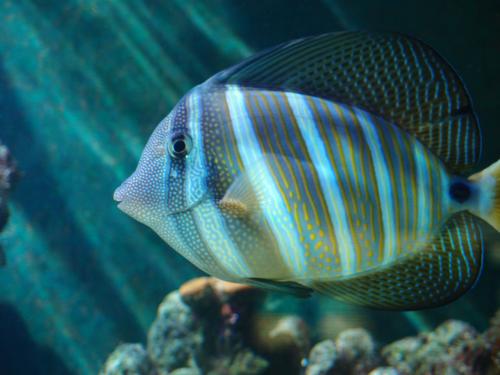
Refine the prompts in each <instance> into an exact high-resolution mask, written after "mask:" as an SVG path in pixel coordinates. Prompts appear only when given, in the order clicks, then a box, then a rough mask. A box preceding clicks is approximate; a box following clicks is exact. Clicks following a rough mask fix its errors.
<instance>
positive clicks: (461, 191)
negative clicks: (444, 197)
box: [450, 181, 471, 203]
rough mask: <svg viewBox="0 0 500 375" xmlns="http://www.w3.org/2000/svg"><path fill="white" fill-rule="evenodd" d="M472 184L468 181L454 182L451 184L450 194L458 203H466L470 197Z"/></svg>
mask: <svg viewBox="0 0 500 375" xmlns="http://www.w3.org/2000/svg"><path fill="white" fill-rule="evenodd" d="M470 195H471V191H470V186H469V185H468V184H467V183H466V182H462V181H458V182H453V183H452V184H451V186H450V196H451V198H452V199H453V200H455V201H457V202H458V203H464V202H465V201H467V200H468V199H469V198H470Z"/></svg>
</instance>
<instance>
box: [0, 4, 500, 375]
mask: <svg viewBox="0 0 500 375" xmlns="http://www.w3.org/2000/svg"><path fill="white" fill-rule="evenodd" d="M346 29H365V30H391V31H399V32H403V33H408V34H411V35H414V36H417V37H419V38H421V39H423V40H425V41H427V42H428V43H430V44H431V45H432V46H434V47H435V48H436V49H437V50H438V51H440V52H441V54H443V55H444V56H445V57H446V58H447V59H448V60H449V61H450V62H452V64H453V66H454V67H455V68H456V70H457V71H458V72H459V73H460V74H461V76H462V77H463V79H464V80H465V82H466V83H467V86H468V88H469V91H470V93H471V95H472V98H473V101H474V103H475V108H476V111H477V113H478V115H479V118H480V121H481V125H482V130H483V135H484V152H483V157H482V162H481V164H480V165H479V166H478V169H479V168H481V167H485V166H486V165H488V164H490V163H492V162H494V161H495V160H496V159H497V158H498V156H499V153H498V151H499V149H500V147H499V143H500V68H499V66H500V3H499V2H498V1H494V0H492V1H487V0H482V1H470V0H443V1H436V0H421V1H418V2H417V1H396V0H386V1H367V0H364V1H351V0H324V1H317V0H310V1H309V0H273V1H264V0H252V1H250V0H245V1H243V0H231V1H229V0H207V1H202V0H66V1H59V0H57V1H56V0H32V1H28V0H2V1H1V2H0V140H1V141H2V142H4V143H5V144H6V145H7V146H8V147H9V148H10V149H11V151H12V153H13V155H14V157H15V158H16V160H17V162H18V165H19V168H20V170H21V171H22V178H21V180H20V181H19V183H18V184H17V186H16V188H15V190H14V191H13V192H12V194H11V196H10V208H11V220H10V223H9V226H8V228H7V230H6V231H5V232H3V233H2V234H0V241H2V244H3V246H4V247H5V249H6V253H7V258H8V265H7V266H6V267H4V268H1V269H0V374H4V373H15V374H24V373H26V374H95V373H97V372H98V370H99V367H100V366H101V365H102V363H103V361H104V360H105V358H106V356H107V355H108V354H109V353H110V352H111V351H112V350H113V348H114V347H115V346H116V345H117V344H118V343H120V342H139V341H144V340H145V336H146V332H147V329H148V327H149V325H150V324H151V322H152V320H153V319H154V316H155V312H156V308H157V305H158V304H159V302H160V301H161V299H162V297H163V296H164V295H165V294H166V293H167V292H169V291H171V290H173V289H176V288H178V287H179V286H180V284H181V283H182V282H184V281H186V280H188V279H190V278H192V277H194V276H197V275H200V272H199V271H198V270H196V269H195V268H194V267H193V266H192V265H190V264H189V263H188V262H187V261H186V260H185V259H183V258H181V257H180V256H178V255H177V254H176V253H174V252H173V251H172V250H170V249H168V247H167V246H166V245H165V244H164V243H163V242H162V241H161V240H160V239H159V238H158V237H157V236H156V235H154V234H153V233H152V231H151V230H149V229H148V228H146V227H145V226H143V225H141V224H139V223H137V222H135V221H134V220H132V219H131V218H129V217H128V216H126V215H124V214H123V213H121V212H119V210H118V209H117V208H116V205H115V203H114V202H113V200H112V193H113V190H114V189H115V188H116V187H117V186H118V185H119V183H120V182H121V181H122V180H124V178H125V177H127V176H128V175H129V174H130V173H131V172H132V171H133V169H134V168H135V165H136V162H137V160H138V158H139V156H140V153H141V150H142V147H143V145H144V144H145V142H146V140H147V138H148V136H149V135H150V133H151V132H152V130H153V129H154V127H155V126H156V124H157V123H158V122H159V121H160V120H161V119H162V118H163V117H164V116H165V115H167V114H168V112H169V111H170V109H171V108H172V107H173V105H174V104H175V103H176V102H177V100H178V99H179V98H180V97H181V96H182V95H183V93H185V92H186V91H187V90H188V89H190V88H191V87H193V86H194V85H196V84H198V83H200V82H202V81H204V80H205V79H206V78H208V77H209V76H211V75H212V74H214V73H216V72H217V71H219V70H221V69H223V68H225V67H227V66H230V65H232V64H234V63H236V62H238V61H239V60H241V59H242V58H244V57H246V56H249V55H250V54H252V53H253V52H256V51H259V50H261V49H263V48H266V47H269V46H272V45H274V44H277V43H279V42H283V41H286V40H289V39H293V38H297V37H301V36H306V35H313V34H319V33H324V32H330V31H337V30H346ZM486 234H487V236H486V237H487V242H488V249H487V254H486V261H485V267H484V274H483V277H482V279H481V280H480V282H479V284H478V285H477V287H476V288H475V289H474V290H473V291H471V292H470V293H469V294H467V295H466V296H465V297H464V298H462V299H460V300H458V301H457V302H454V303H452V304H451V305H448V306H446V307H443V308H439V309H434V310H429V311H423V312H412V313H394V312H391V313H388V312H375V311H372V310H366V309H362V308H356V307H352V306H348V305H345V304H342V303H339V302H335V301H333V300H330V299H326V298H321V297H314V298H312V299H310V300H296V299H293V298H289V297H283V296H278V295H272V296H271V297H270V298H269V299H268V301H267V303H266V305H265V306H264V309H267V310H268V311H271V312H273V313H276V314H280V313H289V312H291V313H294V314H298V315H300V316H301V317H303V318H304V319H305V320H306V321H307V322H308V323H309V325H310V327H311V330H312V332H313V335H314V337H315V338H316V339H320V338H325V337H334V336H335V334H336V333H337V332H338V330H339V329H342V328H345V327H351V326H362V327H366V328H367V329H369V330H370V331H371V332H372V333H373V335H374V336H375V338H376V339H377V340H378V341H379V342H387V341H389V340H394V339H397V338H400V337H403V336H405V335H409V334H414V333H415V332H417V331H419V330H425V329H428V328H430V327H434V326H435V325H436V324H437V323H439V322H441V321H443V320H445V319H449V318H457V319H463V320H465V321H467V322H470V323H471V324H473V325H474V326H475V327H476V328H478V329H484V328H485V327H486V325H487V323H488V319H489V318H490V317H491V316H492V315H493V313H494V311H495V310H496V308H497V307H498V306H500V288H499V286H498V272H499V271H500V253H499V252H500V245H498V243H499V242H498V237H496V239H495V238H494V236H493V234H492V232H491V231H486ZM495 242H496V243H495Z"/></svg>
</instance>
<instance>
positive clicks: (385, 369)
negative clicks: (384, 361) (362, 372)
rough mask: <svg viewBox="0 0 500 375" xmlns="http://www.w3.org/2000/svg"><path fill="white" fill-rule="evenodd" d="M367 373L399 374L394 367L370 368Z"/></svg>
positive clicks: (377, 374)
mask: <svg viewBox="0 0 500 375" xmlns="http://www.w3.org/2000/svg"><path fill="white" fill-rule="evenodd" d="M368 375H399V372H398V370H396V369H395V368H394V367H377V368H376V369H374V370H371V371H370V372H369V373H368Z"/></svg>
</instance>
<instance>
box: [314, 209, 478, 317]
mask: <svg viewBox="0 0 500 375" xmlns="http://www.w3.org/2000/svg"><path fill="white" fill-rule="evenodd" d="M482 262H483V240H482V233H481V228H480V227H479V223H478V222H477V221H476V219H475V218H474V217H473V216H472V215H470V214H468V213H465V212H461V213H458V214H455V215H454V216H452V217H451V218H450V219H449V220H448V221H447V222H446V224H445V225H444V226H443V227H442V228H441V230H440V232H439V233H437V234H436V235H435V237H434V239H433V240H432V241H431V242H430V243H429V244H428V246H427V247H426V248H425V249H421V250H419V251H418V252H416V253H415V254H412V255H411V256H408V257H405V258H403V259H401V260H400V261H396V262H395V263H392V264H390V265H388V266H387V267H384V268H383V269H379V270H376V271H371V272H368V273H366V274H363V275H360V276H357V277H352V278H348V279H343V280H331V281H316V282H315V283H313V284H312V288H313V289H315V290H317V291H318V292H320V293H322V294H325V295H328V296H331V297H334V298H337V299H339V300H342V301H345V302H349V303H354V304H357V305H362V306H366V307H371V308H377V309H383V310H420V309H426V308H432V307H438V306H441V305H444V304H447V303H450V302H452V301H453V300H455V299H457V298H458V297H460V296H462V295H463V294H464V293H466V292H467V291H468V290H469V289H470V288H471V287H472V286H473V285H474V283H475V281H476V280H477V278H478V277H479V275H480V273H481V269H482Z"/></svg>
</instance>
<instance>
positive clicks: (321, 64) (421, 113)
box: [211, 32, 481, 173]
mask: <svg viewBox="0 0 500 375" xmlns="http://www.w3.org/2000/svg"><path fill="white" fill-rule="evenodd" d="M211 82H214V83H220V84H238V85H241V86H245V87H253V88H263V89H273V90H284V91H293V92H299V93H303V94H307V95H312V96H318V97H323V98H327V99H330V100H334V101H337V102H340V103H344V104H348V105H352V106H356V107H358V108H361V109H364V110H366V111H369V112H370V113H372V114H375V115H378V116H380V117H382V118H384V119H386V120H387V121H389V122H392V123H394V124H396V125H398V126H400V127H402V128H403V129H405V130H406V131H408V132H410V133H412V134H414V135H415V136H416V137H417V138H418V139H419V140H420V141H421V142H422V143H423V144H424V145H425V146H427V147H428V148H429V149H430V150H432V151H433V152H434V153H435V154H436V155H437V156H438V157H439V158H440V159H441V160H442V161H443V162H444V163H445V165H446V166H447V167H448V168H449V169H450V170H451V171H453V172H456V173H463V172H464V171H465V170H466V169H468V168H470V167H471V166H472V165H473V164H474V163H475V162H476V161H477V160H478V159H479V156H480V151H481V133H480V129H479V125H478V122H477V119H476V116H475V114H474V112H473V110H472V105H471V100H470V98H469V95H468V94H467V91H466V89H465V87H464V85H463V83H462V81H461V80H460V78H459V76H458V75H457V74H456V73H455V71H454V70H453V69H452V68H451V66H450V65H449V64H448V63H447V62H446V61H445V60H444V59H443V58H442V57H441V56H440V55H439V54H438V53H437V52H436V51H434V50H433V49H432V48H431V47H429V46H428V45H426V44H424V43H422V42H420V41H418V40H416V39H414V38H410V37H407V36H404V35H400V34H393V33H368V32H342V33H334V34H324V35H320V36H316V37H309V38H304V39H299V40H294V41H292V42H288V43H284V44H281V45H279V46H276V47H274V48H271V49H268V50H266V51H264V52H261V53H260V54H257V55H255V56H253V57H250V58H248V59H247V60H244V61H243V62H242V63H240V64H238V65H236V66H234V67H232V68H229V69H227V70H225V71H223V72H221V73H219V74H217V75H216V76H214V77H213V78H212V80H211Z"/></svg>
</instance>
